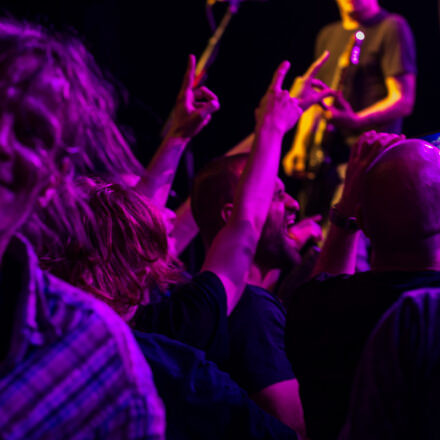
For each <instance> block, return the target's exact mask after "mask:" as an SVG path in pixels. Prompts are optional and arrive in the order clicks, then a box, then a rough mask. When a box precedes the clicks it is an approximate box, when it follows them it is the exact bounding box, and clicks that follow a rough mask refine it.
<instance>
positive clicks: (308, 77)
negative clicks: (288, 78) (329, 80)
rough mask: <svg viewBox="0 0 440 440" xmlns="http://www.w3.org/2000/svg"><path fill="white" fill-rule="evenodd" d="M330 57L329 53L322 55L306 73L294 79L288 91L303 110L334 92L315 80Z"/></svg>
mask: <svg viewBox="0 0 440 440" xmlns="http://www.w3.org/2000/svg"><path fill="white" fill-rule="evenodd" d="M329 56H330V52H329V51H327V50H326V51H325V52H323V54H322V55H321V56H320V57H319V58H318V59H317V60H316V61H315V62H313V64H312V65H311V66H310V67H309V68H308V69H307V72H306V73H305V74H304V75H302V76H298V77H296V78H295V81H294V82H293V85H292V87H291V89H290V96H292V97H295V98H298V99H299V105H300V106H301V108H302V109H303V110H307V109H308V108H309V107H310V106H312V105H314V104H318V103H320V102H322V100H323V99H324V98H326V97H327V96H333V95H334V94H335V92H334V91H333V90H332V89H330V87H328V86H327V85H326V84H325V83H323V82H322V81H321V80H319V79H317V78H316V75H317V74H318V72H319V71H320V70H321V67H322V66H323V65H324V64H325V62H326V61H327V60H328V57H329Z"/></svg>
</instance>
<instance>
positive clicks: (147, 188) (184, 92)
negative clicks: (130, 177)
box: [136, 55, 220, 207]
mask: <svg viewBox="0 0 440 440" xmlns="http://www.w3.org/2000/svg"><path fill="white" fill-rule="evenodd" d="M195 64H196V61H195V57H194V55H190V56H189V59H188V67H187V70H186V73H185V77H184V79H183V83H182V87H181V89H180V91H179V94H178V96H177V100H176V104H175V107H174V109H173V111H172V116H171V122H170V127H169V129H168V131H167V134H166V135H165V138H164V139H163V141H162V143H161V145H160V147H159V149H158V150H157V152H156V154H155V155H154V157H153V159H152V160H151V162H150V163H149V165H148V166H147V168H146V169H145V172H144V174H143V175H142V176H141V178H140V179H139V181H138V182H137V184H136V190H137V191H139V192H140V193H142V194H143V195H145V196H146V197H148V198H150V199H151V200H152V201H153V202H154V203H155V204H156V205H157V206H159V207H163V206H165V203H166V201H167V199H168V194H169V192H170V189H171V185H172V183H173V180H174V175H175V173H176V169H177V166H178V164H179V160H180V158H181V156H182V153H183V152H184V150H185V147H186V146H187V145H188V142H189V141H190V140H191V139H192V138H193V137H194V136H195V135H196V134H197V133H199V132H200V130H201V129H202V128H203V127H204V126H205V125H206V124H208V122H209V121H210V120H211V115H212V113H213V112H215V111H217V110H218V109H219V108H220V104H219V102H218V99H217V97H216V96H215V95H214V93H212V92H211V91H210V90H209V89H207V88H206V87H200V88H196V89H194V88H193V83H194V75H195Z"/></svg>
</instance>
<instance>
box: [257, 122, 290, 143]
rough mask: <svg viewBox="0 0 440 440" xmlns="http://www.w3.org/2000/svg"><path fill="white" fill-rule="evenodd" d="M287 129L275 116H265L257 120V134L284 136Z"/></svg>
mask: <svg viewBox="0 0 440 440" xmlns="http://www.w3.org/2000/svg"><path fill="white" fill-rule="evenodd" d="M285 132H286V130H284V129H283V128H282V127H281V126H280V125H279V122H278V121H277V120H276V119H274V118H263V119H262V120H259V121H257V124H256V126H255V133H256V134H259V135H261V134H270V135H271V136H278V137H281V138H282V137H283V136H284V134H285Z"/></svg>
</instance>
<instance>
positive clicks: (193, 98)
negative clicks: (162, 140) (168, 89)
mask: <svg viewBox="0 0 440 440" xmlns="http://www.w3.org/2000/svg"><path fill="white" fill-rule="evenodd" d="M195 70H196V59H195V56H194V55H190V56H189V58H188V67H187V69H186V73H185V76H184V78H183V82H182V86H181V88H180V91H179V94H178V95H177V99H176V104H175V106H174V109H173V111H172V118H171V125H170V129H169V131H168V136H170V137H179V138H184V139H190V138H192V137H194V136H195V135H196V134H197V133H199V132H200V130H201V129H202V128H203V127H204V126H205V125H206V124H208V122H209V121H210V120H211V115H212V113H214V112H216V111H217V110H218V109H219V108H220V103H219V101H218V98H217V96H216V95H215V94H214V93H213V92H211V91H210V90H209V89H208V88H207V87H199V88H193V84H194V78H195Z"/></svg>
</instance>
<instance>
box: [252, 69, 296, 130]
mask: <svg viewBox="0 0 440 440" xmlns="http://www.w3.org/2000/svg"><path fill="white" fill-rule="evenodd" d="M289 68H290V63H289V62H288V61H283V62H282V63H281V64H280V66H279V67H278V69H277V70H276V71H275V74H274V76H273V78H272V82H271V83H270V86H269V88H268V89H267V91H266V93H265V95H264V96H263V98H262V100H261V102H260V105H259V106H258V108H257V110H256V111H255V118H256V121H257V129H258V128H261V127H262V126H270V127H271V128H274V129H276V130H277V131H279V132H280V133H281V134H283V135H284V133H286V132H287V131H289V130H290V129H291V128H293V127H294V125H295V124H296V122H297V121H298V119H299V118H300V116H301V114H302V109H301V107H300V105H299V102H298V99H296V98H292V97H291V96H290V94H289V92H288V91H287V90H283V88H282V86H283V81H284V78H285V76H286V74H287V72H288V70H289Z"/></svg>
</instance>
